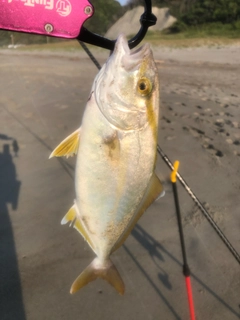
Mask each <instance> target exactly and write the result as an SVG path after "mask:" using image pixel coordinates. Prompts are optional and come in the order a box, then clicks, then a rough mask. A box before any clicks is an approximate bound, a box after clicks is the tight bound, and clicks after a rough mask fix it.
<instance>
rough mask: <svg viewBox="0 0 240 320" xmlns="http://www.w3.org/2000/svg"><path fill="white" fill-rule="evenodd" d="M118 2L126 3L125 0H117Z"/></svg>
mask: <svg viewBox="0 0 240 320" xmlns="http://www.w3.org/2000/svg"><path fill="white" fill-rule="evenodd" d="M117 1H118V2H120V3H121V5H125V4H126V3H127V0H117Z"/></svg>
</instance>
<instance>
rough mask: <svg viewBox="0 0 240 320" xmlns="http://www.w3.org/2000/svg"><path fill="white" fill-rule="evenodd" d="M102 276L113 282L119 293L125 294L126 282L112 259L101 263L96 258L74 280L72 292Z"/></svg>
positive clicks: (110, 282)
mask: <svg viewBox="0 0 240 320" xmlns="http://www.w3.org/2000/svg"><path fill="white" fill-rule="evenodd" d="M97 278H102V279H104V280H106V281H107V282H108V283H109V284H111V285H112V286H113V287H114V288H115V289H116V290H117V292H118V293H119V294H121V295H123V294H124V290H125V286H124V282H123V280H122V278H121V276H120V274H119V272H118V270H117V268H116V267H115V266H114V264H113V263H112V261H111V260H107V261H106V262H104V264H103V263H101V261H100V260H99V259H98V258H95V259H94V260H93V261H92V263H91V264H90V265H89V266H88V267H87V268H86V269H85V270H84V271H83V272H82V273H81V274H80V275H79V276H78V277H77V279H76V280H75V281H74V282H73V284H72V287H71V289H70V293H71V294H73V293H75V292H77V291H78V290H80V289H81V288H82V287H84V286H86V285H87V284H88V283H89V282H91V281H94V280H96V279H97Z"/></svg>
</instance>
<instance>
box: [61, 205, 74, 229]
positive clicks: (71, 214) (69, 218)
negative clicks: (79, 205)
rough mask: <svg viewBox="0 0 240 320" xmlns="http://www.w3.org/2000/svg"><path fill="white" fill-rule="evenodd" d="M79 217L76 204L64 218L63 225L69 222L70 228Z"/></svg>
mask: <svg viewBox="0 0 240 320" xmlns="http://www.w3.org/2000/svg"><path fill="white" fill-rule="evenodd" d="M76 217H77V212H76V209H75V204H74V205H73V206H72V207H71V208H70V209H69V210H68V212H67V213H66V214H65V216H64V217H63V218H62V221H61V224H66V223H68V222H71V223H70V226H71V225H72V224H73V222H74V220H75V219H76Z"/></svg>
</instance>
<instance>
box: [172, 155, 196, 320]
mask: <svg viewBox="0 0 240 320" xmlns="http://www.w3.org/2000/svg"><path fill="white" fill-rule="evenodd" d="M178 167H179V161H175V162H174V165H173V170H172V172H171V182H172V188H173V196H174V202H175V207H176V215H177V222H178V230H179V237H180V243H181V249H182V256H183V275H184V277H185V283H186V289H187V296H188V306H189V313H190V318H191V320H195V311H194V303H193V294H192V285H191V279H190V275H191V272H190V268H189V265H188V262H187V252H186V248H185V241H184V235H183V227H182V218H181V211H180V205H179V201H178V191H177V172H178Z"/></svg>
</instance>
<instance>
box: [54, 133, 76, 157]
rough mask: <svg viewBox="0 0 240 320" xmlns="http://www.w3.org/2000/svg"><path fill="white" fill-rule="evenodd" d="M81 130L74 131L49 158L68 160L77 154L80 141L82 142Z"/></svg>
mask: <svg viewBox="0 0 240 320" xmlns="http://www.w3.org/2000/svg"><path fill="white" fill-rule="evenodd" d="M80 131H81V128H79V129H77V130H76V131H74V132H73V133H72V134H70V135H69V136H68V137H67V138H66V139H64V140H63V141H62V142H61V143H60V144H59V145H58V146H57V147H56V148H55V149H54V150H53V152H52V153H51V154H50V157H49V158H52V157H63V156H66V157H67V158H68V157H70V156H73V155H74V154H77V151H78V146H79V141H80Z"/></svg>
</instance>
